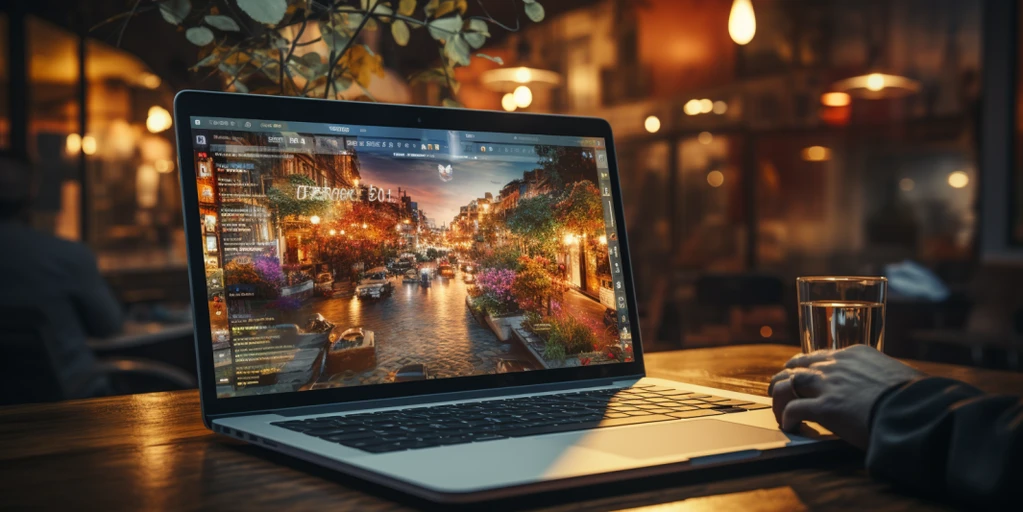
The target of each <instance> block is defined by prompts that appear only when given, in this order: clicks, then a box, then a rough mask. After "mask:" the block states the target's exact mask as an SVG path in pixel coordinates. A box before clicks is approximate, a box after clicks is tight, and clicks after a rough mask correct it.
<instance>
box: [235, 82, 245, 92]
mask: <svg viewBox="0 0 1023 512" xmlns="http://www.w3.org/2000/svg"><path fill="white" fill-rule="evenodd" d="M234 90H236V91H238V92H249V86H247V85H245V84H244V83H242V81H241V80H235V81H234Z"/></svg>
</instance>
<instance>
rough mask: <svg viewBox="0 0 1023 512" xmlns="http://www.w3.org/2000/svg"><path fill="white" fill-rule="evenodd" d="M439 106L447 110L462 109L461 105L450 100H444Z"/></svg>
mask: <svg viewBox="0 0 1023 512" xmlns="http://www.w3.org/2000/svg"><path fill="white" fill-rule="evenodd" d="M441 104H442V105H444V106H445V107H448V108H462V104H461V103H459V102H458V101H455V100H453V99H451V98H444V101H442V102H441Z"/></svg>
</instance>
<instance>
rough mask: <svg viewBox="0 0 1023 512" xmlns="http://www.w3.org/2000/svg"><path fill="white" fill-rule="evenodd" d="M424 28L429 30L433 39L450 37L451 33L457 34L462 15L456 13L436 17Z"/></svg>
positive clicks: (460, 26)
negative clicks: (444, 16) (445, 16)
mask: <svg viewBox="0 0 1023 512" xmlns="http://www.w3.org/2000/svg"><path fill="white" fill-rule="evenodd" d="M426 28H427V29H429V30H430V35H431V36H433V38H434V39H451V36H452V35H455V34H458V31H459V30H461V29H462V16H461V15H460V14H456V15H454V16H449V17H447V18H440V19H436V20H433V21H431V22H430V23H429V24H428V25H427V26H426Z"/></svg>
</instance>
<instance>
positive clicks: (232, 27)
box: [203, 15, 241, 32]
mask: <svg viewBox="0 0 1023 512" xmlns="http://www.w3.org/2000/svg"><path fill="white" fill-rule="evenodd" d="M203 20H204V21H205V22H206V24H207V25H209V26H211V27H213V28H215V29H218V30H223V31H225V32H238V31H239V30H241V28H240V27H238V23H237V22H235V21H234V20H233V19H231V18H230V17H228V16H224V15H210V16H206V17H205V18H203Z"/></svg>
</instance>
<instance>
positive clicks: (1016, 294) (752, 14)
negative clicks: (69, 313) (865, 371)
mask: <svg viewBox="0 0 1023 512" xmlns="http://www.w3.org/2000/svg"><path fill="white" fill-rule="evenodd" d="M184 3H186V4H188V5H189V7H190V8H191V9H192V11H191V14H189V16H191V17H192V18H194V16H195V12H196V11H198V10H200V9H214V10H212V11H210V12H211V13H213V14H216V13H218V12H219V13H221V14H232V13H233V16H243V15H240V14H238V13H237V11H236V10H235V7H234V0H216V1H199V0H193V1H192V2H191V3H189V2H184ZM282 3H283V2H282ZM314 3H315V2H307V1H306V0H298V1H294V0H289V2H288V4H289V5H290V6H291V8H292V9H302V8H305V7H308V6H309V5H311V4H314ZM321 3H322V2H321ZM327 3H329V2H327ZM350 3H352V4H353V5H355V6H358V4H359V1H353V2H350ZM392 3H394V4H395V5H394V8H395V9H398V8H399V6H398V4H399V2H397V1H395V2H392ZM400 3H401V4H407V2H400ZM531 3H532V2H530V1H527V2H520V1H518V0H516V1H496V0H494V1H490V0H483V1H469V2H465V1H453V0H444V1H440V2H438V1H437V0H432V1H427V0H420V1H419V2H418V3H416V2H413V4H416V5H415V8H416V9H417V12H418V11H419V10H420V9H423V8H424V7H426V8H429V7H430V6H431V5H432V6H433V8H434V9H443V8H445V5H444V4H451V7H452V8H453V9H455V10H461V11H462V12H463V13H466V16H468V15H470V14H485V15H486V16H488V17H489V18H490V19H493V20H500V21H501V23H502V24H503V25H505V26H504V27H502V29H500V30H499V29H498V27H497V26H492V27H491V30H490V37H489V38H488V39H486V40H485V44H484V45H483V47H482V48H481V49H480V51H481V52H485V53H486V54H487V55H488V56H491V57H494V59H488V58H473V59H471V62H469V63H468V65H461V66H457V67H454V69H453V70H452V71H453V73H454V74H453V76H452V77H450V79H454V80H457V83H458V87H457V88H456V89H454V90H452V89H451V88H446V87H444V84H443V83H439V82H442V81H438V80H431V79H429V71H430V70H432V69H437V66H438V65H441V63H442V62H441V60H442V59H444V53H443V52H441V53H440V54H438V51H437V50H438V49H437V46H436V45H430V44H417V43H416V42H417V41H419V40H420V39H418V38H426V39H425V40H426V41H429V39H428V36H427V35H426V33H425V31H418V32H414V33H413V34H412V40H411V43H407V44H406V45H402V44H399V43H398V42H397V40H396V38H397V35H395V37H393V38H392V37H386V36H387V34H383V36H382V35H381V33H382V32H384V31H382V30H378V31H373V32H366V33H364V34H361V35H360V36H359V37H361V38H363V39H362V42H364V44H365V45H366V48H367V49H368V50H371V51H372V54H373V55H374V56H379V63H380V69H377V70H374V73H373V76H372V77H371V79H369V80H368V81H367V82H368V83H367V84H366V86H365V87H364V92H365V95H363V97H362V98H361V99H367V98H365V97H364V96H369V97H371V98H375V99H376V100H378V101H384V102H395V103H415V104H428V105H441V104H445V105H456V104H457V105H459V106H461V107H464V108H472V109H491V110H515V111H524V112H552V113H560V114H581V115H593V116H600V117H604V118H607V119H608V120H609V121H610V122H611V125H612V127H613V129H614V132H615V138H616V140H615V142H616V144H617V150H618V165H619V170H620V174H621V181H622V188H623V191H624V194H625V208H626V219H627V222H628V228H629V233H630V246H631V249H632V254H633V265H634V272H635V277H636V287H637V290H638V293H639V305H640V316H641V328H642V336H643V344H644V348H645V349H646V350H647V351H658V350H673V349H685V348H693V347H708V346H719V345H728V344H751V343H765V342H767V343H786V344H797V336H796V335H795V333H796V330H797V325H796V321H797V319H796V304H795V303H796V300H795V286H794V279H795V277H796V276H799V275H819V274H884V275H888V276H889V278H890V279H891V296H890V298H889V306H888V324H887V329H888V332H887V336H886V351H887V352H888V353H890V354H893V355H896V356H903V357H911V358H917V359H927V360H937V361H947V362H954V363H959V364H968V365H976V366H985V367H993V368H1005V369H1013V370H1018V369H1019V367H1020V365H1019V360H1018V351H1019V350H1020V349H1021V348H1023V292H1021V291H1020V290H1019V287H1020V285H1021V284H1023V209H1021V206H1023V166H1021V165H1020V144H1019V142H1020V133H1021V131H1020V123H1021V122H1023V118H1021V117H1020V116H1019V115H1017V114H1018V113H1020V109H1021V106H1023V103H1021V102H1020V101H1019V99H1020V94H1019V93H1020V81H1019V80H1018V76H1017V72H1018V70H1019V69H1020V67H1019V66H1018V61H1019V55H1020V53H1019V47H1020V39H1019V38H1020V34H1023V32H1021V31H1020V30H1019V28H1020V24H1021V21H1023V18H1021V16H1023V10H1021V9H1020V5H1019V2H1016V1H996V0H988V1H972V0H885V1H881V0H862V1H857V2H849V1H845V0H752V1H749V0H558V1H554V0H547V1H546V2H542V4H543V11H541V16H540V17H541V18H542V19H541V20H540V21H536V20H535V14H536V11H535V10H534V11H533V12H532V13H531V12H529V8H528V4H531ZM181 6H182V2H181V1H175V0H171V1H163V2H160V1H152V0H143V1H135V0H94V1H89V2H74V1H58V0H36V1H33V2H6V3H4V7H3V8H2V11H0V45H2V46H3V48H4V51H2V52H0V154H2V155H3V156H4V157H8V158H11V159H13V160H18V161H22V162H25V163H27V164H29V165H31V166H32V168H33V169H34V172H35V173H37V183H38V184H39V190H38V194H37V197H36V200H35V202H34V204H33V207H32V208H33V211H32V216H31V222H32V225H33V226H34V227H35V228H37V229H39V230H42V231H45V232H48V233H52V234H54V235H56V236H58V237H61V238H66V239H69V240H75V241H80V242H83V243H84V244H86V245H88V247H90V248H91V249H92V250H93V251H94V252H95V254H96V256H97V261H98V263H99V266H100V269H101V271H102V273H103V275H104V277H105V278H106V279H107V281H108V282H109V283H110V285H111V287H112V288H113V290H114V293H115V295H116V297H117V299H118V301H119V302H120V303H121V305H122V307H123V310H124V312H125V314H126V318H127V323H126V325H125V330H124V333H123V334H122V335H119V336H116V337H113V338H106V339H91V340H89V344H90V346H91V347H92V349H93V350H94V351H95V352H96V353H97V354H99V355H100V356H101V357H107V358H111V359H116V358H131V359H132V360H136V361H139V360H141V361H148V362H155V363H160V364H163V365H167V366H168V367H170V368H172V369H177V370H180V371H181V372H184V373H185V374H186V375H191V376H193V377H194V374H195V368H194V365H195V356H194V351H193V346H192V330H191V323H190V322H191V320H190V314H189V306H188V301H189V290H188V284H187V277H186V270H185V265H186V262H185V245H184V243H185V242H184V232H183V228H182V217H181V200H180V196H179V184H178V180H179V177H178V169H177V168H176V156H175V150H174V142H175V141H174V134H173V130H172V129H171V124H172V120H171V115H170V111H171V110H172V100H173V96H174V93H175V92H176V91H178V90H181V89H185V88H199V89H210V90H236V91H242V92H245V91H249V89H250V87H249V86H245V84H242V83H240V81H237V80H232V79H230V70H228V71H225V70H224V69H223V67H222V66H223V64H222V65H221V67H220V68H219V69H218V68H213V69H210V68H209V67H198V68H196V64H197V63H198V62H200V59H203V58H205V57H207V56H209V55H210V50H209V45H199V44H198V43H197V42H196V40H195V37H194V36H195V35H196V34H194V33H193V32H191V31H190V30H186V29H185V27H184V25H187V23H183V22H182V20H180V19H178V20H176V21H177V23H174V21H175V20H174V19H169V18H168V14H170V15H171V16H170V18H173V15H174V12H175V9H178V8H180V7H181ZM524 7H525V8H526V9H525V10H524ZM168 9H170V10H168ZM534 9H535V8H534ZM184 12H185V13H189V11H187V10H186V11H184ZM289 12H290V11H289ZM434 12H435V13H436V11H434ZM527 17H528V18H534V20H533V21H530V19H527ZM192 18H189V19H192ZM126 20H128V21H130V23H125V21H126ZM534 21H535V22H534ZM515 27H518V30H512V29H515ZM506 29H507V30H506ZM279 30H280V31H281V33H287V31H288V30H294V27H283V28H281V29H279ZM392 32H393V31H392ZM218 34H219V33H218ZM218 37H219V36H218ZM301 38H302V35H301V34H299V35H298V36H297V37H295V40H299V39H301ZM310 41H312V40H310ZM200 42H201V41H200ZM313 42H315V41H313ZM406 42H407V36H406ZM214 44H218V45H219V44H221V43H220V42H219V40H218V41H217V42H216V43H214ZM217 51H218V50H214V51H213V53H216V52H217ZM495 60H500V61H502V62H503V65H502V64H499V63H497V62H495ZM498 70H504V71H498ZM235 72H237V71H235ZM440 76H441V77H444V75H443V74H441V75H440ZM410 77H414V78H410ZM360 83H361V82H360ZM523 88H524V89H525V90H523ZM252 89H253V90H252V91H251V92H253V93H256V92H267V93H279V91H276V92H275V91H274V90H273V89H272V88H268V89H266V90H263V91H260V90H258V89H256V88H255V87H252ZM352 97H354V96H352ZM7 250H13V251H17V250H18V248H17V247H10V248H7ZM4 271H5V272H16V271H17V270H16V269H4ZM171 380H173V379H171ZM173 381H174V382H175V383H176V384H173V385H176V386H187V385H188V379H187V378H183V379H178V380H173ZM147 386H149V388H161V386H164V384H154V383H150V384H147ZM149 388H146V389H149Z"/></svg>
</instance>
